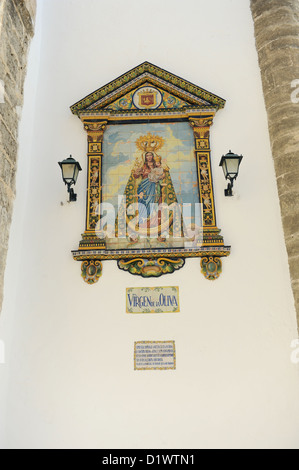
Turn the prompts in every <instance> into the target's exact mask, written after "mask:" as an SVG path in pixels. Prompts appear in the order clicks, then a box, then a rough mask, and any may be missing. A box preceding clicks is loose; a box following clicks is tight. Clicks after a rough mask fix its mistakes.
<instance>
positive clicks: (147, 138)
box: [135, 132, 164, 152]
mask: <svg viewBox="0 0 299 470" xmlns="http://www.w3.org/2000/svg"><path fill="white" fill-rule="evenodd" d="M135 143H136V147H137V148H138V149H139V150H141V151H142V152H156V151H157V150H159V149H160V148H161V147H163V145H164V139H163V138H162V137H160V136H158V135H153V134H151V133H150V132H148V133H147V134H146V135H142V136H141V137H139V138H138V139H137V140H136V142H135Z"/></svg>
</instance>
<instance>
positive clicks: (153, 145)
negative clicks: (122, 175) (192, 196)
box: [125, 133, 177, 241]
mask: <svg viewBox="0 0 299 470" xmlns="http://www.w3.org/2000/svg"><path fill="white" fill-rule="evenodd" d="M163 144H164V140H163V139H162V137H159V136H154V135H152V134H150V133H148V134H147V135H146V136H141V137H140V138H139V139H137V141H136V146H137V148H139V149H140V150H142V153H141V156H138V157H137V158H136V160H135V162H134V166H133V168H132V170H131V174H130V177H129V180H128V183H127V185H126V188H125V196H126V217H127V236H129V237H130V238H131V239H132V238H133V239H134V233H135V238H137V235H141V236H148V235H151V236H152V237H153V236H154V237H157V238H158V240H159V241H164V239H163V232H164V231H165V230H169V232H168V233H171V230H172V222H173V213H172V212H171V211H170V212H168V216H167V217H166V218H165V217H162V215H161V212H162V211H161V204H162V205H163V206H164V207H165V205H167V206H170V205H171V204H172V203H174V202H177V198H176V194H175V190H174V187H173V184H172V180H171V176H170V173H169V168H168V166H167V165H166V164H165V163H162V159H161V157H160V156H159V155H158V154H157V150H159V149H160V148H161V147H162V146H163ZM130 206H131V208H133V209H135V210H133V214H131V213H130ZM136 209H138V230H137V231H136Z"/></svg>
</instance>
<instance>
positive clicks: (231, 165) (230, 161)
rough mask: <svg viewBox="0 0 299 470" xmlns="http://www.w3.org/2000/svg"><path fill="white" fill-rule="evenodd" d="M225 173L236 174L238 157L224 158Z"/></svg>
mask: <svg viewBox="0 0 299 470" xmlns="http://www.w3.org/2000/svg"><path fill="white" fill-rule="evenodd" d="M226 167H227V173H228V174H229V175H230V176H236V175H237V174H238V170H239V159H238V158H227V159H226Z"/></svg>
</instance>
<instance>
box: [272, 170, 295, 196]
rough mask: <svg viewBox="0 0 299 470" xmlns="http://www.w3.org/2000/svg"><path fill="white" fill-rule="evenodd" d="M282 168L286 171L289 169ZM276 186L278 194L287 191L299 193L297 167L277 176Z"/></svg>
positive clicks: (280, 194)
mask: <svg viewBox="0 0 299 470" xmlns="http://www.w3.org/2000/svg"><path fill="white" fill-rule="evenodd" d="M284 170H285V171H288V170H289V169H288V168H285V169H284ZM277 187H278V194H279V196H283V195H284V194H287V193H294V192H295V193H296V192H298V193H299V167H297V168H294V171H289V172H288V173H285V174H283V175H282V176H280V177H279V178H277Z"/></svg>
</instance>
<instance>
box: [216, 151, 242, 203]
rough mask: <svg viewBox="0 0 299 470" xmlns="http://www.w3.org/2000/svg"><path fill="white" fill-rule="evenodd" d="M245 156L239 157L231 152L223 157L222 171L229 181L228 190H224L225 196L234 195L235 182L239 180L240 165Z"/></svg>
mask: <svg viewBox="0 0 299 470" xmlns="http://www.w3.org/2000/svg"><path fill="white" fill-rule="evenodd" d="M242 158H243V155H237V154H236V153H233V152H232V151H231V150H230V151H229V152H228V153H227V154H226V155H222V158H221V160H220V163H219V166H222V170H223V173H224V176H225V179H226V180H229V182H228V185H227V188H226V189H225V190H224V194H225V196H232V195H233V191H232V189H233V185H234V180H235V179H236V178H237V176H238V173H239V165H240V163H241V160H242Z"/></svg>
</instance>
